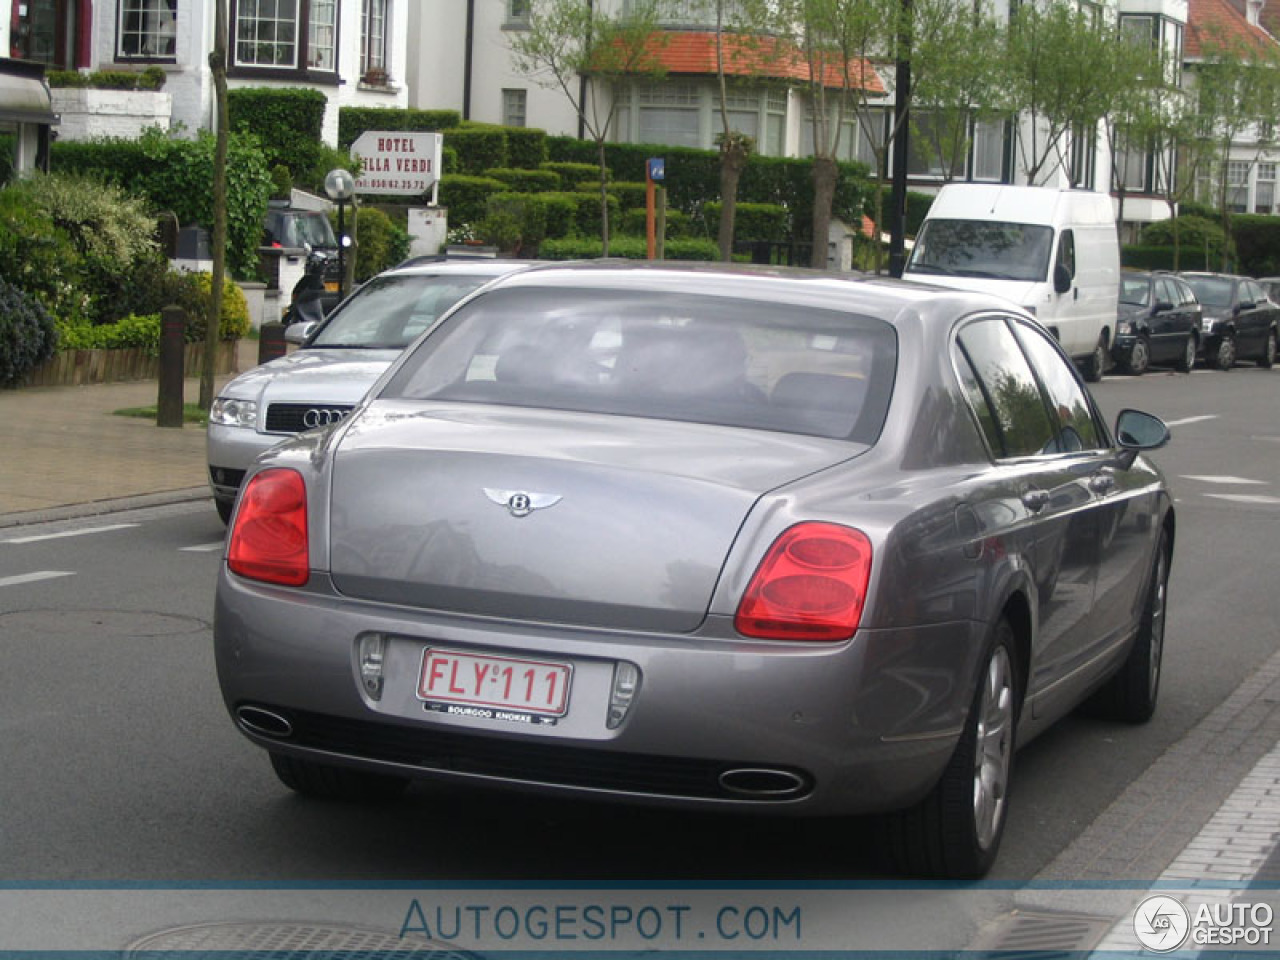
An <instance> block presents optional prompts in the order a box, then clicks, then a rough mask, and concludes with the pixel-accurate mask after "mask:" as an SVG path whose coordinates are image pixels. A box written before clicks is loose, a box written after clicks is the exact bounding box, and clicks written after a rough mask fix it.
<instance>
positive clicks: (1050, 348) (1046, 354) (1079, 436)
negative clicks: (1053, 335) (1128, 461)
mask: <svg viewBox="0 0 1280 960" xmlns="http://www.w3.org/2000/svg"><path fill="white" fill-rule="evenodd" d="M1017 331H1018V339H1019V340H1020V341H1021V342H1022V345H1023V347H1024V348H1025V349H1026V351H1027V356H1029V357H1030V358H1031V363H1032V366H1034V367H1035V370H1036V372H1037V373H1038V374H1039V375H1040V382H1041V383H1042V384H1044V390H1045V393H1047V394H1048V395H1049V410H1050V412H1051V414H1052V420H1053V421H1054V423H1053V426H1054V429H1055V430H1057V434H1058V439H1057V442H1056V443H1055V444H1054V446H1053V448H1052V449H1053V451H1054V452H1057V453H1075V452H1077V451H1080V450H1096V449H1098V447H1099V446H1101V444H1100V443H1099V437H1100V436H1101V432H1100V431H1099V430H1098V425H1097V424H1096V423H1095V422H1094V418H1093V407H1092V406H1091V405H1090V403H1089V399H1088V397H1087V396H1085V392H1084V388H1083V387H1081V386H1080V381H1079V380H1077V379H1076V373H1075V370H1074V369H1073V368H1072V366H1071V364H1070V362H1069V361H1068V360H1067V359H1066V358H1065V357H1063V356H1062V354H1061V353H1060V352H1059V351H1058V349H1057V347H1055V346H1054V345H1053V344H1052V343H1050V342H1049V341H1048V340H1047V339H1046V338H1045V336H1044V334H1042V333H1041V332H1040V331H1039V330H1036V329H1034V328H1033V327H1031V326H1029V325H1028V324H1025V323H1018V324H1017ZM1046 452H1048V451H1046Z"/></svg>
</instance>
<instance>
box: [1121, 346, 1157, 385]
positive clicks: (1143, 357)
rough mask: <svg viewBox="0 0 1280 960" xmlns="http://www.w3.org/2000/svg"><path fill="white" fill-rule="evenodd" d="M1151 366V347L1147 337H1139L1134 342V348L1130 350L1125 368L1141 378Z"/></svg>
mask: <svg viewBox="0 0 1280 960" xmlns="http://www.w3.org/2000/svg"><path fill="white" fill-rule="evenodd" d="M1150 366H1151V345H1150V344H1149V343H1148V342H1147V338H1146V337H1138V338H1137V339H1136V340H1134V341H1133V346H1132V347H1130V348H1129V356H1128V358H1127V359H1126V360H1125V362H1124V368H1125V370H1127V371H1128V372H1129V373H1131V374H1133V375H1134V376H1135V377H1140V376H1142V375H1143V374H1144V373H1146V372H1147V368H1148V367H1150Z"/></svg>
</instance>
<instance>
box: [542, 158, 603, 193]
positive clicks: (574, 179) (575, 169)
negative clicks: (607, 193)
mask: <svg viewBox="0 0 1280 960" xmlns="http://www.w3.org/2000/svg"><path fill="white" fill-rule="evenodd" d="M540 166H541V168H542V169H543V170H550V171H551V172H553V173H554V174H555V175H556V176H558V177H559V178H560V189H561V190H577V189H578V184H580V183H586V182H588V181H590V180H594V181H595V182H596V183H597V184H598V183H599V182H600V168H599V167H598V166H597V165H596V164H594V163H556V162H555V161H553V160H548V161H547V162H546V163H543V164H540ZM607 173H608V171H606V174H607ZM606 179H612V178H611V177H608V176H606Z"/></svg>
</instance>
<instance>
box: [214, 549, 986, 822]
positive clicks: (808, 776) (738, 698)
mask: <svg viewBox="0 0 1280 960" xmlns="http://www.w3.org/2000/svg"><path fill="white" fill-rule="evenodd" d="M706 629H707V630H708V632H714V631H715V630H716V629H722V626H720V625H716V624H711V625H709V626H708V627H707V628H706ZM369 632H378V633H381V634H383V635H384V636H386V637H387V638H388V641H387V649H386V654H385V679H384V688H383V693H382V696H381V698H380V699H379V700H377V701H375V700H371V699H370V698H369V697H368V696H367V694H366V692H365V690H364V688H363V686H362V685H361V683H360V680H359V675H358V665H357V659H358V654H357V638H358V637H360V636H361V635H362V634H366V633H369ZM983 639H984V633H983V630H982V629H981V626H980V625H978V624H972V623H968V622H960V623H952V624H944V625H937V626H931V627H929V628H917V629H900V630H883V631H881V630H864V631H860V632H859V633H858V634H857V635H856V636H855V637H854V638H853V639H852V640H851V641H848V642H846V643H842V644H830V645H825V644H824V645H813V646H807V645H798V644H796V645H782V644H776V643H758V642H756V643H752V642H747V641H744V640H741V639H737V640H735V639H732V638H729V637H727V636H725V635H723V634H722V635H721V636H719V637H712V636H703V635H700V634H693V635H639V634H622V633H619V632H618V631H607V632H606V631H592V630H587V629H580V628H552V627H549V626H541V625H532V624H510V625H509V624H495V623H493V622H492V621H488V622H480V621H471V620H467V619H464V618H459V617H444V616H437V615H433V614H430V613H429V612H427V611H417V610H411V609H407V608H404V607H390V606H388V605H383V604H373V603H367V602H361V601H353V600H349V599H346V598H343V597H340V596H338V595H336V593H334V591H333V590H332V588H331V587H330V585H329V583H328V580H327V578H325V577H323V575H315V574H313V577H312V583H311V584H310V585H309V586H308V587H306V588H303V589H302V590H297V591H295V590H289V589H285V588H272V587H266V586H262V585H258V584H251V583H248V582H246V581H244V580H241V579H240V578H238V577H236V576H234V575H232V574H230V573H229V572H228V571H227V570H226V569H225V568H224V569H223V571H222V574H221V576H220V581H219V586H218V597H217V603H216V609H215V621H214V640H215V655H216V661H217V668H218V676H219V682H220V684H221V687H222V694H223V698H224V700H225V702H226V704H227V707H228V710H229V711H230V712H231V714H232V716H233V717H234V718H235V719H236V723H237V726H238V728H239V729H240V730H241V732H242V733H244V734H245V735H246V736H248V737H249V739H251V740H253V741H254V742H255V743H257V744H259V745H260V746H263V747H265V748H267V749H269V750H272V751H278V752H282V753H290V754H294V755H298V756H302V757H307V758H310V759H313V760H318V761H321V762H327V763H336V764H344V765H352V766H358V767H363V768H366V769H370V770H377V771H380V772H384V773H395V774H399V775H404V776H410V777H422V778H435V779H448V780H459V781H468V782H471V783H480V784H489V785H493V786H502V787H514V788H518V789H524V790H532V791H539V792H550V793H560V794H573V795H580V796H593V797H604V798H610V797H611V798H615V799H622V800H627V801H632V802H644V803H653V804H662V805H679V806H691V807H726V808H739V809H745V808H751V809H761V808H769V809H772V810H775V811H777V812H782V813H792V814H804V815H827V814H848V813H860V812H871V811H878V810H886V809H895V808H898V807H903V806H907V805H910V804H911V803H913V802H915V801H916V800H917V799H919V798H920V797H921V796H923V794H924V793H925V792H927V791H928V789H929V788H930V787H931V786H932V785H933V784H934V783H935V782H936V780H937V778H938V777H939V776H940V774H941V772H942V770H943V768H944V767H945V765H946V763H947V761H948V760H949V758H950V756H951V754H952V752H953V750H954V747H955V743H956V740H957V738H958V736H959V732H960V729H961V727H962V725H963V722H964V719H965V715H966V712H967V710H968V706H969V703H970V702H971V699H972V693H973V690H974V684H975V683H976V671H977V661H978V660H979V659H980V653H981V646H982V643H983ZM432 646H434V647H444V648H447V649H450V650H456V651H463V652H473V653H484V654H500V655H506V656H520V657H528V658H537V659H540V660H546V661H555V662H561V663H569V664H571V665H572V667H573V670H574V674H573V688H572V693H571V697H570V702H569V712H568V714H567V715H566V716H565V717H563V718H562V719H561V720H559V721H558V722H557V723H555V724H548V725H527V724H522V723H513V722H510V721H509V720H502V719H487V718H486V719H477V718H474V717H465V716H451V715H447V714H443V713H439V712H432V711H429V710H427V709H426V708H425V707H424V704H423V702H422V701H421V700H419V698H418V696H417V684H418V679H419V675H420V670H421V664H422V662H423V661H422V657H423V651H424V650H425V649H426V648H427V647H432ZM619 661H626V662H629V663H633V664H635V665H636V666H637V667H638V668H639V670H640V676H641V680H640V683H639V691H638V693H637V695H636V698H635V701H634V704H633V706H632V707H631V710H630V712H629V713H628V715H627V717H626V719H625V720H624V721H623V722H622V724H621V725H619V726H618V727H617V728H616V729H609V728H608V726H607V724H606V722H605V717H606V714H607V710H608V695H609V690H610V686H611V680H612V677H613V671H614V667H615V665H616V664H617V663H618V662H619ZM246 708H248V710H247V711H246ZM254 711H265V715H266V716H268V717H276V718H279V719H280V720H281V721H283V723H281V724H274V727H275V729H272V726H273V724H272V723H268V724H265V725H264V724H262V723H260V722H256V721H259V720H261V719H262V717H263V716H264V714H263V713H255V712H254ZM744 771H765V776H764V777H762V778H761V779H762V780H763V782H764V783H765V784H767V785H768V787H769V789H766V790H752V789H743V787H744V786H746V785H749V784H751V783H754V782H755V781H753V780H752V778H751V776H748V775H746V774H744ZM786 784H790V785H791V786H790V787H789V788H787V789H775V788H778V787H779V786H780V785H786Z"/></svg>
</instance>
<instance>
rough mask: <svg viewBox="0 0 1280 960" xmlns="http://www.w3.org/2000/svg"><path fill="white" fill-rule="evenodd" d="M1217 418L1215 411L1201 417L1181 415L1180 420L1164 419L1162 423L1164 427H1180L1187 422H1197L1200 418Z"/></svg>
mask: <svg viewBox="0 0 1280 960" xmlns="http://www.w3.org/2000/svg"><path fill="white" fill-rule="evenodd" d="M1217 419H1218V415H1217V414H1216V413H1210V414H1206V415H1205V416H1202V417H1183V418H1182V419H1181V420H1166V421H1165V422H1164V425H1165V426H1166V427H1182V426H1185V425H1186V424H1188V423H1199V422H1200V421H1202V420H1217Z"/></svg>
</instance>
